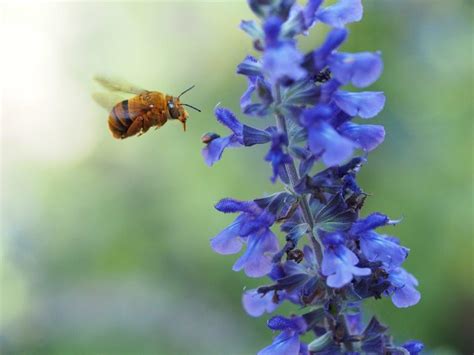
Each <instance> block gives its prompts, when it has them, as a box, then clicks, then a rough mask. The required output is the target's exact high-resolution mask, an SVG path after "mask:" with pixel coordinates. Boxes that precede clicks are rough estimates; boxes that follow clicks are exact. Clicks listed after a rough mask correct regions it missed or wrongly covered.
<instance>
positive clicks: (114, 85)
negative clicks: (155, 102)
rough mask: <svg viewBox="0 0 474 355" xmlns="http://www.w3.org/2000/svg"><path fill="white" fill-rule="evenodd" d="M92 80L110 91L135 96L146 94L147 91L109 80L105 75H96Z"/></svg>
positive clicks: (117, 80)
mask: <svg viewBox="0 0 474 355" xmlns="http://www.w3.org/2000/svg"><path fill="white" fill-rule="evenodd" d="M94 80H95V81H97V82H98V83H99V84H101V85H102V86H103V87H105V88H106V89H108V90H110V91H121V92H125V93H129V94H135V95H140V94H143V93H145V92H148V90H145V89H142V88H139V87H137V86H135V85H133V84H130V83H128V82H126V81H124V80H121V79H116V78H111V77H108V76H105V75H96V76H94Z"/></svg>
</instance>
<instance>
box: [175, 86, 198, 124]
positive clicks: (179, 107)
mask: <svg viewBox="0 0 474 355" xmlns="http://www.w3.org/2000/svg"><path fill="white" fill-rule="evenodd" d="M192 88H194V85H193V86H191V87H190V88H187V89H186V90H184V91H183V92H182V93H181V94H179V96H178V97H167V100H168V103H167V105H168V112H169V115H170V118H171V119H178V120H180V121H181V123H182V124H183V128H184V130H186V120H187V118H188V116H189V114H188V113H187V112H186V110H185V109H184V106H187V107H190V108H192V109H194V110H196V111H198V112H201V110H200V109H198V108H196V107H194V106H192V105H189V104H184V103H181V101H179V98H180V97H181V96H182V95H183V94H185V93H187V92H188V91H189V90H191V89H192Z"/></svg>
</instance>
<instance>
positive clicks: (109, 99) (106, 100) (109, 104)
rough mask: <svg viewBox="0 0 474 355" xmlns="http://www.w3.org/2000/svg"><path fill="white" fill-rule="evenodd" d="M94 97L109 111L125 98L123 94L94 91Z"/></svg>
mask: <svg viewBox="0 0 474 355" xmlns="http://www.w3.org/2000/svg"><path fill="white" fill-rule="evenodd" d="M92 98H93V99H94V101H95V102H97V103H98V104H99V105H100V106H102V107H103V108H105V109H106V110H107V111H111V110H112V108H113V107H114V106H115V105H116V104H118V103H119V102H121V101H123V100H124V98H123V97H122V96H120V95H117V94H113V93H110V92H109V93H105V92H94V93H93V94H92Z"/></svg>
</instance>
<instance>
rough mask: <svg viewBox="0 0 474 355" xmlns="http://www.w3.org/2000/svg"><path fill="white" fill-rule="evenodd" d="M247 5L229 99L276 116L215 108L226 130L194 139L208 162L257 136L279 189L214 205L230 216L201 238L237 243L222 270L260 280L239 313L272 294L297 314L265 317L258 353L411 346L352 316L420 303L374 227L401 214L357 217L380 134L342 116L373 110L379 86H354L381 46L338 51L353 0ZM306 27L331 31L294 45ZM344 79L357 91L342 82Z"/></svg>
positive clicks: (260, 306)
mask: <svg viewBox="0 0 474 355" xmlns="http://www.w3.org/2000/svg"><path fill="white" fill-rule="evenodd" d="M248 2H249V5H250V8H251V9H252V11H253V12H254V13H255V15H256V16H257V17H258V18H259V20H260V21H258V22H257V21H253V20H250V21H242V23H241V29H242V30H244V31H245V32H246V33H247V34H248V35H249V36H250V37H251V39H252V41H253V45H254V48H255V50H256V52H257V53H260V54H261V55H260V56H259V58H256V57H253V56H247V57H246V58H245V59H244V60H243V61H242V62H241V63H240V64H239V65H238V67H237V73H239V74H242V75H244V76H246V78H247V80H248V88H247V90H246V91H245V92H244V94H243V95H242V97H241V99H240V105H241V109H242V112H243V114H245V115H247V116H250V117H254V118H257V119H266V118H268V117H271V116H273V117H274V118H275V122H276V124H275V125H272V126H269V127H268V128H266V129H257V128H254V127H251V126H247V125H245V124H243V123H241V122H240V121H239V120H238V119H237V118H236V116H235V115H234V114H233V113H232V112H231V111H230V110H228V109H225V108H222V107H218V108H217V109H216V110H215V115H216V117H217V120H218V121H219V123H221V124H223V125H224V126H226V127H227V128H228V129H229V130H230V134H229V135H228V136H225V137H221V136H220V135H218V134H216V133H206V134H205V135H204V136H203V138H202V140H203V143H205V147H204V148H203V156H204V159H205V162H206V163H207V164H208V165H213V164H214V163H215V162H216V161H218V160H219V159H221V157H222V154H223V152H224V150H225V149H226V148H235V147H247V146H252V145H256V144H268V146H269V149H268V153H267V154H266V155H265V157H264V160H265V161H267V162H269V163H270V165H271V170H272V176H271V180H272V182H276V181H277V180H280V181H281V182H282V183H283V185H284V187H285V188H284V190H283V191H282V192H279V193H276V194H273V195H270V196H266V197H263V198H259V199H255V200H251V201H239V200H235V199H231V198H225V199H223V200H221V201H220V202H218V203H217V205H216V209H217V210H219V211H221V212H224V213H238V216H237V218H236V219H235V220H234V222H232V223H231V224H230V225H229V226H228V227H227V228H225V229H224V230H223V231H222V232H220V233H219V234H218V235H217V236H215V237H214V238H213V239H212V240H211V247H212V248H213V249H214V250H215V251H216V252H217V253H220V254H236V253H239V252H240V251H241V249H242V248H244V247H245V251H244V252H243V253H242V254H241V256H240V257H239V258H238V259H237V261H236V262H235V264H234V266H233V270H234V271H240V270H243V271H244V272H245V273H246V275H247V276H249V277H263V276H266V277H268V279H269V281H268V282H267V283H266V284H265V285H263V286H261V287H259V288H257V289H252V290H246V291H245V292H244V294H243V300H242V301H243V306H244V309H245V310H246V311H247V313H248V314H249V315H251V316H254V317H259V316H262V315H263V314H264V313H271V312H274V311H275V310H276V309H277V308H278V307H279V305H280V304H281V303H283V302H290V303H293V304H295V305H297V306H298V308H297V309H298V310H299V311H298V313H299V314H298V315H296V314H294V315H291V316H290V317H284V316H282V315H275V316H273V317H272V318H270V319H269V320H268V322H267V325H268V327H269V328H270V329H271V330H273V331H276V332H279V334H278V335H277V336H276V337H275V338H274V339H273V342H272V344H271V345H269V346H268V347H266V348H264V349H262V350H261V351H260V352H259V354H261V355H263V354H281V355H291V354H341V353H350V354H358V353H377V354H379V353H380V354H382V353H387V354H388V353H390V354H418V353H419V352H420V351H421V350H422V348H423V344H422V343H420V342H418V341H414V340H412V341H409V342H407V343H405V344H403V345H396V344H395V343H393V341H392V339H391V337H390V336H389V335H388V328H387V327H385V326H384V325H382V324H381V323H380V322H379V321H378V320H377V319H376V318H375V317H373V318H372V319H371V320H370V321H369V322H368V324H365V325H364V323H363V321H362V317H361V302H362V301H363V300H364V299H368V298H376V299H378V298H381V297H390V298H391V300H392V302H393V304H394V305H395V306H396V307H409V306H412V305H414V304H416V303H417V302H418V301H419V300H420V294H419V292H418V291H417V289H416V286H417V285H418V282H417V280H416V278H415V277H414V276H413V275H411V274H410V273H408V272H407V271H406V270H405V269H404V268H403V267H402V264H403V262H404V261H405V259H406V258H407V256H408V253H409V250H408V249H407V248H406V247H404V246H402V245H400V243H399V241H398V239H397V238H395V237H393V236H389V235H386V234H383V233H381V232H380V230H379V228H382V227H386V226H394V225H396V224H398V223H399V222H400V221H399V220H393V219H390V218H389V217H388V216H386V215H384V214H381V213H372V214H369V215H368V216H366V217H360V215H359V214H360V211H361V209H362V207H363V205H364V201H365V199H366V197H367V194H366V193H364V191H363V190H362V188H361V187H360V186H359V185H358V184H357V181H356V176H357V173H358V171H359V170H360V168H361V167H362V166H363V165H364V164H365V163H366V162H367V154H368V152H370V151H371V150H373V149H375V148H376V147H377V146H378V145H379V144H380V143H382V141H383V140H384V136H385V131H384V128H383V127H382V126H380V125H374V124H365V123H355V122H354V121H353V120H354V119H356V118H360V119H362V120H366V119H370V118H373V117H374V116H376V115H377V114H378V113H379V112H380V111H381V110H382V109H383V106H384V104H385V96H384V94H383V92H378V91H361V90H360V89H364V88H366V87H368V86H370V85H371V84H372V83H374V82H375V81H376V80H377V79H378V78H379V76H380V75H381V73H382V69H383V62H382V59H381V54H380V53H379V52H360V53H346V52H342V51H340V50H339V47H340V46H341V44H343V42H344V41H345V40H346V39H347V36H348V30H347V29H346V25H347V24H349V23H351V22H356V21H359V20H360V19H361V18H362V11H363V9H362V5H361V0H339V1H338V2H337V3H335V4H333V5H330V6H323V4H322V2H323V0H308V3H307V4H306V5H305V6H300V5H298V4H296V2H295V1H294V0H248ZM315 25H316V26H322V25H326V26H329V27H330V28H331V30H330V31H329V33H328V35H327V37H326V38H325V40H324V41H323V42H322V43H321V44H320V46H319V47H318V48H316V49H314V50H313V51H311V52H308V53H302V52H300V50H299V49H298V47H297V40H296V39H297V37H298V36H300V35H306V34H307V32H308V31H309V30H310V29H311V28H312V27H313V26H315ZM351 86H352V87H353V88H355V89H356V90H357V91H348V90H347V89H348V88H350V87H351ZM316 167H321V168H320V170H319V171H315V170H316ZM276 225H278V226H279V229H280V231H281V232H282V234H283V235H284V236H285V243H284V244H283V245H282V246H280V245H279V243H278V238H277V236H276V235H275V233H274V232H273V231H272V229H275V228H276ZM305 240H307V243H306V244H305ZM308 332H309V333H311V334H313V335H314V340H313V341H311V342H310V343H309V344H306V343H305V342H303V341H301V340H300V337H301V335H303V334H306V333H308Z"/></svg>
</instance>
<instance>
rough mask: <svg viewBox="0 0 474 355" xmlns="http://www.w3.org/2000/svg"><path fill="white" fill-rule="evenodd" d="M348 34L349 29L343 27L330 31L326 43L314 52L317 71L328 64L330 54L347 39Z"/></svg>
mask: <svg viewBox="0 0 474 355" xmlns="http://www.w3.org/2000/svg"><path fill="white" fill-rule="evenodd" d="M347 35H348V31H347V30H346V29H343V28H337V29H333V30H332V31H331V32H329V33H328V35H327V36H326V39H325V41H324V43H323V44H322V45H321V46H320V47H319V48H318V49H316V50H315V51H314V53H313V61H314V63H313V64H314V67H315V68H314V69H315V70H316V71H318V72H319V71H320V70H321V69H323V68H324V67H325V66H326V65H327V64H328V58H329V56H330V55H331V54H332V53H333V52H334V51H335V50H336V48H337V47H339V46H340V45H341V44H342V43H343V42H344V41H345V40H346V38H347Z"/></svg>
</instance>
